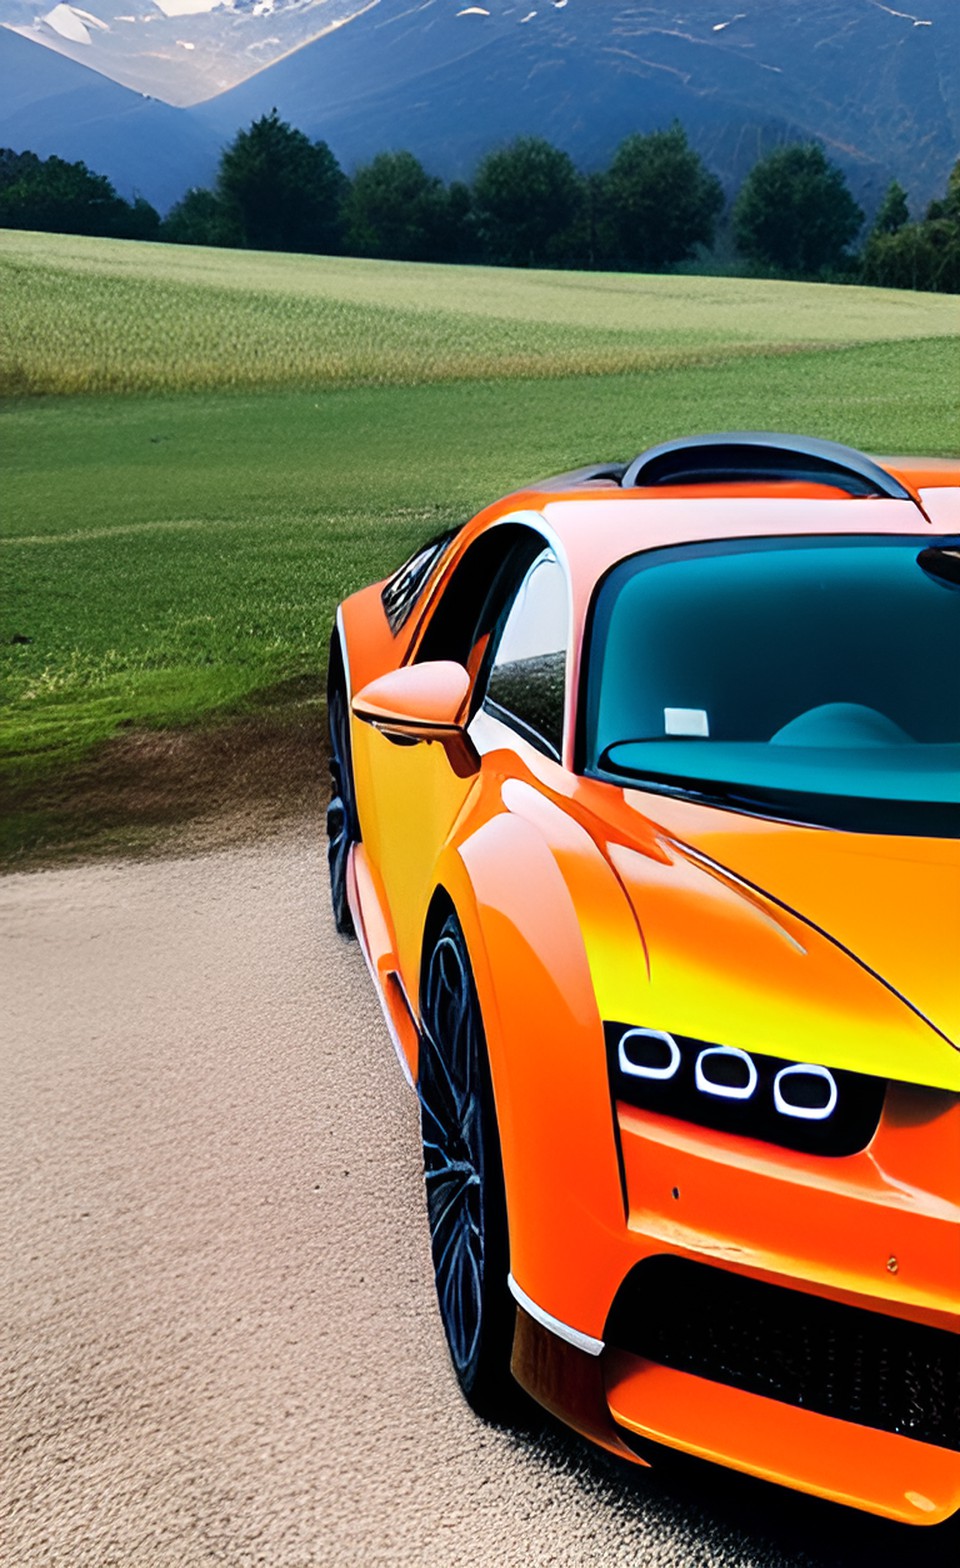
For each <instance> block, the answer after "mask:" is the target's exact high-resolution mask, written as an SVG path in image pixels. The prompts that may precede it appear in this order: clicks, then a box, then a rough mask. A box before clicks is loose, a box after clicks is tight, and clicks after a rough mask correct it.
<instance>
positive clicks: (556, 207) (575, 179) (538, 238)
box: [472, 136, 584, 267]
mask: <svg viewBox="0 0 960 1568" xmlns="http://www.w3.org/2000/svg"><path fill="white" fill-rule="evenodd" d="M472 194H473V210H474V218H475V222H476V227H477V234H478V238H479V242H480V245H481V247H482V249H483V251H484V253H485V255H486V256H487V258H488V259H489V260H491V261H495V262H499V263H501V264H503V265H505V266H511V267H538V266H544V265H547V264H549V263H550V262H557V261H563V260H565V259H566V255H567V253H568V250H569V242H570V235H571V232H572V231H573V229H574V226H575V225H576V223H577V221H578V219H579V218H580V216H581V214H582V212H583V208H584V182H583V180H582V179H581V177H580V175H579V174H578V173H577V171H576V169H575V168H574V166H573V163H572V161H571V159H570V158H569V156H568V155H567V153H565V152H560V151H559V150H558V149H557V148H556V147H551V145H550V143H549V142H547V141H544V140H543V139H542V137H539V136H521V137H518V139H517V140H516V141H514V142H511V143H510V144H509V145H508V146H506V147H502V148H500V149H499V150H498V151H497V152H492V153H488V154H487V156H486V157H485V158H484V159H482V160H481V163H480V166H479V168H478V169H477V172H476V175H475V177H474V181H473V193H472Z"/></svg>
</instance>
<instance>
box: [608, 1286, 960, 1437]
mask: <svg viewBox="0 0 960 1568" xmlns="http://www.w3.org/2000/svg"><path fill="white" fill-rule="evenodd" d="M605 1338H606V1340H607V1343H608V1344H610V1345H614V1346H616V1347H618V1348H619V1349H621V1350H627V1351H630V1352H632V1353H633V1354H634V1355H637V1356H643V1357H644V1358H645V1359H646V1360H648V1361H655V1362H658V1363H660V1364H661V1365H662V1366H668V1367H674V1368H675V1369H676V1370H677V1371H680V1372H692V1373H694V1374H695V1375H696V1376H698V1377H705V1378H710V1379H711V1380H712V1381H713V1382H716V1383H727V1384H729V1385H731V1386H732V1387H734V1388H741V1389H744V1390H745V1391H746V1392H748V1393H751V1394H762V1395H763V1396H764V1397H765V1398H767V1399H778V1400H781V1401H782V1402H783V1403H785V1404H788V1405H800V1406H802V1407H803V1408H804V1409H805V1410H815V1411H817V1412H818V1413H819V1414H821V1415H827V1416H835V1417H837V1418H838V1419H839V1420H842V1421H854V1422H856V1423H857V1424H858V1425H860V1426H869V1427H876V1428H878V1429H879V1430H880V1431H883V1432H898V1433H900V1434H902V1435H903V1436H905V1437H912V1438H916V1439H918V1440H919V1441H920V1442H924V1443H936V1444H937V1445H938V1446H940V1447H941V1448H954V1449H960V1337H958V1336H957V1335H956V1334H951V1333H948V1332H947V1331H946V1330H944V1329H936V1328H927V1327H924V1326H923V1325H921V1324H917V1323H908V1322H905V1321H904V1320H903V1319H901V1318H891V1317H887V1316H886V1315H885V1314H883V1313H880V1312H867V1311H864V1310H863V1309H862V1308H859V1307H848V1306H842V1305H840V1304H838V1303H837V1302H834V1301H824V1300H823V1299H822V1298H820V1297H818V1296H808V1295H804V1294H803V1293H802V1292H801V1291H796V1290H786V1289H783V1288H782V1287H780V1286H777V1285H766V1284H762V1283H760V1282H759V1281H757V1280H752V1279H744V1278H742V1277H740V1276H739V1275H736V1274H729V1273H727V1272H726V1271H724V1270H723V1269H717V1268H713V1267H711V1266H710V1265H708V1264H702V1263H692V1262H689V1261H687V1260H686V1259H683V1258H649V1259H647V1260H646V1262H644V1263H640V1264H638V1265H637V1267H636V1268H635V1269H633V1270H632V1271H631V1273H630V1274H629V1275H628V1276H627V1278H626V1280H625V1281H624V1283H623V1285H622V1286H621V1288H620V1290H619V1292H618V1294H617V1299H616V1301H615V1302H614V1305H613V1308H612V1311H611V1313H610V1317H609V1320H608V1322H607V1328H606V1333H605Z"/></svg>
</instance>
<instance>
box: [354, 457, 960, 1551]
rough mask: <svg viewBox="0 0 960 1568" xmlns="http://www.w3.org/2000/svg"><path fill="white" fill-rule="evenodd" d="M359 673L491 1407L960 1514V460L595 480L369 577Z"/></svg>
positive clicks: (898, 1505) (380, 974)
mask: <svg viewBox="0 0 960 1568" xmlns="http://www.w3.org/2000/svg"><path fill="white" fill-rule="evenodd" d="M329 668H330V673H329V716H330V743H331V759H332V773H333V798H332V800H331V804H330V808H329V817H328V827H329V840H330V842H329V858H330V871H331V881H332V892H333V905H334V911H335V916H336V921H337V925H338V927H339V929H340V930H341V931H344V932H349V931H355V932H356V934H357V936H358V937H359V939H360V942H361V944H362V947H363V950H364V953H365V955H366V958H367V962H368V964H369V967H370V972H371V974H372V976H373V979H374V983H375V985H376V987H377V990H378V992H379V995H380V998H381V1000H382V1003H383V1008H384V1013H385V1016H386V1020H387V1023H388V1026H389V1028H390V1032H391V1035H392V1037H393V1040H394V1043H395V1046H396V1049H397V1054H398V1056H399V1059H400V1064H401V1066H402V1068H403V1070H404V1072H405V1074H406V1075H407V1077H408V1079H409V1080H410V1082H411V1084H415V1085H416V1087H417V1090H418V1093H419V1097H420V1107H421V1125H422V1132H423V1159H424V1170H425V1178H426V1191H427V1211H428V1217H429V1225H430V1233H431V1240H432V1248H433V1262H434V1269H435V1273H436V1284H437V1296H438V1301H439V1307H440V1314H441V1318H442V1320H443V1326H444V1329H445V1331H446V1336H447V1341H448V1344H449V1348H450V1355H451V1358H452V1361H453V1366H454V1368H455V1371H456V1374H457V1377H458V1379H459V1382H460V1386H461V1388H462V1390H463V1393H464V1394H465V1396H466V1398H467V1400H468V1401H469V1402H470V1404H471V1405H472V1406H473V1407H474V1408H475V1409H476V1410H478V1411H479V1412H481V1413H483V1414H486V1415H489V1416H493V1417H498V1416H502V1414H503V1413H504V1411H506V1410H508V1409H509V1407H510V1404H511V1397H512V1396H515V1395H516V1384H517V1383H519V1384H520V1385H521V1386H522V1388H524V1389H525V1390H526V1391H527V1392H528V1393H529V1394H530V1395H532V1396H533V1398H534V1399H536V1400H538V1401H540V1403H541V1404H543V1405H545V1406H546V1407H547V1408H548V1409H549V1410H551V1411H553V1412H555V1413H556V1414H557V1415H559V1416H560V1417H561V1418H562V1419H563V1420H564V1421H566V1422H567V1423H569V1425H570V1426H572V1427H574V1428H575V1429H576V1430H578V1431H579V1432H581V1433H583V1434H585V1435H586V1436H587V1437H589V1438H591V1439H592V1440H593V1441H594V1442H596V1443H599V1444H602V1445H603V1446H604V1447H605V1448H608V1449H610V1450H612V1451H613V1452H614V1453H616V1454H619V1455H622V1456H625V1457H629V1458H633V1459H635V1460H637V1461H638V1462H640V1463H644V1462H646V1461H647V1460H648V1459H649V1457H650V1456H651V1454H653V1453H655V1452H656V1446H655V1445H667V1446H669V1447H671V1448H674V1449H680V1450H684V1451H686V1452H687V1453H690V1454H695V1455H700V1456H704V1457H706V1458H708V1459H711V1460H715V1461H717V1462H719V1463H721V1464H725V1465H730V1466H733V1467H734V1468H736V1469H738V1470H743V1471H748V1472H750V1473H751V1474H753V1475H757V1476H763V1477H767V1478H770V1479H773V1480H775V1481H778V1482H781V1483H783V1484H786V1485H788V1486H792V1487H797V1488H800V1489H801V1490H803V1491H807V1492H812V1493H817V1494H819V1495H821V1496H823V1497H828V1498H834V1499H838V1500H841V1501H843V1502H845V1503H849V1504H853V1505H855V1506H857V1507H860V1508H865V1509H869V1510H872V1511H873V1512H875V1513H879V1514H884V1515H887V1516H889V1517H890V1518H893V1519H898V1520H908V1521H912V1522H915V1523H918V1524H924V1523H927V1524H929V1523H935V1522H937V1521H940V1520H943V1519H945V1518H946V1517H947V1516H949V1515H951V1514H953V1513H954V1512H956V1511H957V1510H958V1509H960V1337H958V1319H960V845H958V841H957V834H958V825H960V463H950V462H937V461H935V460H930V461H926V460H922V459H915V458H903V459H891V460H886V459H883V460H874V459H871V458H869V457H866V456H864V454H862V453H860V452H856V451H853V450H851V449H849V448H847V447H842V446H837V445H835V444H833V443H830V442H824V441H815V440H807V439H802V438H798V437H792V436H779V435H771V434H766V433H756V432H737V433H732V434H727V435H716V436H702V437H696V438H692V439H685V440H679V441H671V442H668V443H666V444H665V445H662V446H658V447H654V448H652V449H650V450H649V451H647V452H644V453H642V454H641V455H640V456H639V457H638V458H636V459H635V460H634V461H633V462H631V463H628V464H622V463H609V464H601V465H597V466H594V467H592V468H586V469H582V470H580V471H578V472H575V473H569V474H564V475H561V476H560V477H558V478H556V479H551V480H546V481H543V482H542V483H539V484H536V485H533V486H531V487H529V488H528V489H525V490H522V491H520V492H519V493H517V494H515V495H512V496H510V497H508V498H507V499H506V500H502V501H499V502H497V503H496V504H495V505H493V506H491V507H489V508H487V510H486V511H484V512H482V513H481V514H480V515H479V516H478V517H476V518H474V519H473V521H472V522H470V523H467V524H466V525H465V526H464V527H463V528H461V529H459V530H458V531H456V532H454V533H452V534H449V535H446V536H444V537H443V538H440V539H435V540H433V541H431V542H430V543H429V544H426V545H424V547H423V548H422V549H421V550H419V551H418V552H417V554H416V555H414V556H413V558H412V559H411V560H409V561H408V562H407V563H406V564H405V565H404V566H402V567H401V568H400V570H399V571H397V572H395V573H394V575H393V576H392V577H390V578H388V579H387V580H386V582H384V583H382V584H377V585H376V586H374V587H370V588H367V589H365V590H363V591H362V592H360V593H357V594H354V595H353V596H352V597H351V598H348V599H347V600H345V602H344V603H343V604H342V605H341V607H340V610H339V613H338V616H337V622H336V628H335V631H334V635H333V641H332V647H331V657H330V667H329Z"/></svg>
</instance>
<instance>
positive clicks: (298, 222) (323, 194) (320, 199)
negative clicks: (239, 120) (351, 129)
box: [216, 109, 347, 254]
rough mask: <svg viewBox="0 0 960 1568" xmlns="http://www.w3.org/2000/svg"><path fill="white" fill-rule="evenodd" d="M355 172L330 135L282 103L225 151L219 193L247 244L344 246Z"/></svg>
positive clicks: (331, 248)
mask: <svg viewBox="0 0 960 1568" xmlns="http://www.w3.org/2000/svg"><path fill="white" fill-rule="evenodd" d="M346 190H347V180H346V178H345V176H344V174H343V172H342V170H341V168H340V165H339V164H338V163H337V160H336V158H335V157H334V156H333V153H332V152H331V151H330V148H329V147H328V146H327V144H326V142H311V141H310V140H309V139H308V138H307V137H306V136H304V134H303V132H302V131H296V130H293V129H292V128H291V127H290V126H289V125H287V124H286V122H285V121H283V120H281V119H280V118H279V116H278V114H277V111H276V109H273V110H272V111H271V113H270V114H265V115H263V116H262V117H261V118H260V119H259V120H255V121H254V122H253V124H252V125H251V126H250V129H249V130H248V131H240V132H238V134H237V135H236V137H235V138H234V140H233V141H232V142H231V144H230V146H229V147H227V148H226V149H225V151H224V152H223V154H222V155H221V158H220V169H219V172H218V175H217V190H216V194H217V196H218V198H219V200H220V201H221V202H222V203H223V207H224V209H225V212H226V215H227V218H228V220H229V221H230V222H231V223H232V224H234V225H235V227H236V231H237V234H238V236H239V241H240V243H241V244H242V245H246V246H249V247H250V248H252V249H254V250H287V251H316V252H321V253H328V254H329V253H336V252H337V251H339V250H340V248H341V206H342V203H343V198H344V195H345V194H346Z"/></svg>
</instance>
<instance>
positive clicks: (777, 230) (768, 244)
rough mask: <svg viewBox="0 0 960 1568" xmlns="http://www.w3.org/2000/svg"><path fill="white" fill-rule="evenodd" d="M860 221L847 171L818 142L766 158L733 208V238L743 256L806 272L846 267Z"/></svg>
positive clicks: (780, 149) (786, 270) (778, 151)
mask: <svg viewBox="0 0 960 1568" xmlns="http://www.w3.org/2000/svg"><path fill="white" fill-rule="evenodd" d="M862 222H863V213H862V212H861V210H860V208H859V207H858V206H857V204H856V202H855V201H854V199H853V197H852V196H851V194H850V192H849V190H848V189H847V182H846V180H845V179H844V177H843V174H842V173H841V171H840V170H839V169H838V168H837V167H836V165H835V164H832V163H830V162H829V160H828V159H827V157H826V155H825V153H824V151H823V148H822V147H820V146H819V145H818V144H817V143H815V142H813V143H809V144H808V145H806V146H789V147H778V148H777V149H776V151H775V152H772V153H769V154H768V156H767V157H766V158H762V159H761V160H760V162H759V163H758V164H756V165H755V166H754V168H753V169H752V170H751V172H750V173H749V174H748V176H747V178H746V180H745V181H744V184H743V187H742V189H741V191H740V194H739V196H738V197H737V200H736V202H735V203H734V208H733V233H734V239H735V241H736V244H737V246H738V248H739V249H740V250H741V251H742V252H743V254H744V255H745V256H747V257H748V258H749V259H750V260H751V261H753V262H758V263H759V264H760V265H761V266H763V267H770V268H772V269H773V270H775V271H777V272H784V273H800V274H803V275H806V276H808V277H813V276H816V275H817V274H818V273H823V272H825V271H827V270H828V269H830V268H839V267H842V266H844V264H845V263H846V261H847V257H846V255H845V252H846V248H847V246H848V245H849V244H850V242H851V241H852V240H853V239H854V238H855V237H856V234H857V231H858V229H859V228H860V225H861V224H862Z"/></svg>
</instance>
